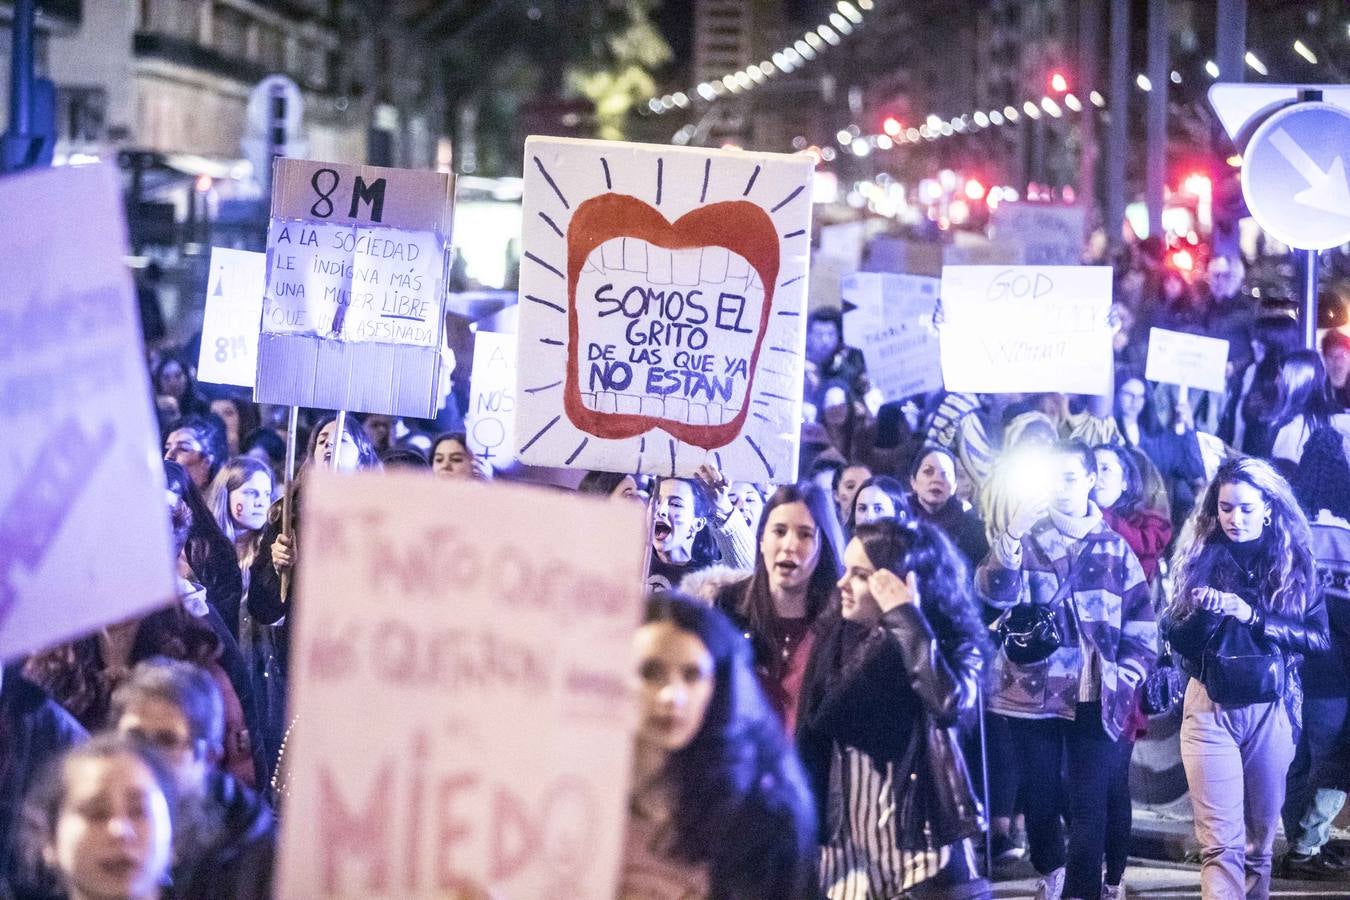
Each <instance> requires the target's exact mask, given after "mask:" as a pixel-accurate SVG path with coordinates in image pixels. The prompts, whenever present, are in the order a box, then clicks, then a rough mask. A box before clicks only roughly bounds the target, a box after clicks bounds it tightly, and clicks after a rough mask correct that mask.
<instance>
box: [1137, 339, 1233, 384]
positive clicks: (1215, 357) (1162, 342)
mask: <svg viewBox="0 0 1350 900" xmlns="http://www.w3.org/2000/svg"><path fill="white" fill-rule="evenodd" d="M1144 377H1146V378H1147V379H1148V380H1149V381H1161V382H1163V383H1164V384H1179V385H1183V386H1185V387H1193V388H1199V389H1201V390H1205V391H1218V392H1222V391H1223V390H1224V389H1225V388H1226V387H1227V386H1228V342H1227V341H1225V340H1223V339H1222V338H1212V337H1205V336H1203V335H1198V334H1186V333H1185V332H1181V331H1168V330H1167V329H1165V328H1153V329H1150V330H1149V338H1148V366H1147V367H1146V369H1145V372H1144Z"/></svg>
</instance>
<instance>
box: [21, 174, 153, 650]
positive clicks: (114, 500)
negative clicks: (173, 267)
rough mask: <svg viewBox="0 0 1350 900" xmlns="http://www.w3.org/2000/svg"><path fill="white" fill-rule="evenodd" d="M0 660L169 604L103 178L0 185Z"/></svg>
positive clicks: (149, 425)
mask: <svg viewBox="0 0 1350 900" xmlns="http://www.w3.org/2000/svg"><path fill="white" fill-rule="evenodd" d="M0 246H3V247H4V248H5V250H4V252H5V262H4V264H3V265H0V434H4V435H5V462H4V465H0V660H10V659H14V658H15V657H17V656H20V655H22V654H24V653H27V652H30V651H33V650H38V649H41V648H42V647H45V646H47V645H50V644H54V643H57V642H60V641H63V640H68V639H70V638H74V637H77V636H80V635H83V634H86V633H88V632H90V631H92V630H94V629H96V628H98V627H100V626H102V625H107V624H109V623H112V622H120V621H124V620H126V619H131V618H135V617H136V616H138V615H141V614H144V613H146V612H148V611H149V610H151V609H153V608H155V607H157V606H163V605H165V604H167V603H170V602H173V601H174V600H175V599H176V597H175V591H174V582H173V579H172V577H171V576H172V573H173V560H172V556H173V554H172V552H171V550H170V546H169V526H168V512H167V508H166V506H165V502H164V468H163V463H162V462H161V459H160V457H161V452H160V448H159V446H158V444H157V441H156V436H157V434H158V427H157V425H156V423H155V417H154V415H153V413H152V412H151V407H150V387H149V383H148V377H147V374H146V370H145V359H144V355H143V350H142V343H141V329H140V318H139V315H138V312H137V304H136V299H135V294H134V292H133V290H132V285H131V281H130V279H129V276H128V273H127V269H126V265H125V263H124V262H123V254H124V253H126V226H125V224H124V222H123V219H122V197H121V179H120V178H119V177H118V174H117V170H116V169H114V168H112V167H111V166H103V165H99V166H81V167H78V168H62V169H46V170H39V171H35V172H32V173H29V174H23V175H12V176H8V177H5V178H2V179H0Z"/></svg>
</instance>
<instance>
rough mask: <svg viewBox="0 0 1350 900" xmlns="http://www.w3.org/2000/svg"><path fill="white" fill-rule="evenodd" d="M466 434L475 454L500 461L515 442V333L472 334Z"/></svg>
mask: <svg viewBox="0 0 1350 900" xmlns="http://www.w3.org/2000/svg"><path fill="white" fill-rule="evenodd" d="M464 430H465V435H466V437H467V439H468V441H469V449H470V450H472V451H473V453H474V456H477V457H480V458H482V459H485V460H487V461H488V462H490V463H492V464H493V465H501V464H502V463H503V462H505V461H509V460H510V459H511V454H512V452H513V451H514V449H515V445H516V440H515V437H516V336H515V335H514V334H497V333H496V332H492V331H479V332H476V333H475V334H474V341H473V372H472V373H470V375H469V410H468V413H467V414H466V415H465V416H464Z"/></svg>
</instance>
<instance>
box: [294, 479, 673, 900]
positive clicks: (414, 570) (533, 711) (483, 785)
mask: <svg viewBox="0 0 1350 900" xmlns="http://www.w3.org/2000/svg"><path fill="white" fill-rule="evenodd" d="M312 477H313V478H314V481H313V482H312V483H311V484H310V485H309V486H308V490H307V492H306V495H305V508H304V511H303V514H304V521H305V524H306V526H307V528H308V530H307V532H306V540H307V541H308V543H307V544H306V553H305V554H304V555H303V556H301V560H300V573H299V579H298V584H299V585H300V590H301V594H300V597H299V598H298V602H297V603H296V605H295V613H294V625H295V628H296V631H295V636H294V640H293V647H294V648H295V649H294V652H293V653H292V656H291V658H292V660H293V662H292V675H291V688H292V693H291V697H290V708H291V709H292V710H294V712H295V714H296V727H295V729H294V731H293V733H292V735H291V738H289V741H290V743H288V744H287V753H288V755H289V754H291V753H293V754H294V756H293V757H292V759H293V762H290V764H289V765H290V768H289V771H290V772H291V776H290V785H291V787H290V794H289V796H288V797H287V800H286V815H285V816H284V817H283V819H282V829H283V833H282V844H281V872H280V878H279V882H280V892H279V893H278V896H279V897H282V898H303V900H314V898H321V897H367V898H385V897H397V898H400V900H402V898H422V897H428V898H430V897H446V896H465V897H480V896H481V897H487V896H493V897H510V898H516V897H520V898H526V897H576V898H596V900H600V898H604V900H609V898H611V897H613V896H614V894H615V890H614V889H615V883H616V876H617V875H618V869H619V858H620V855H621V850H622V846H623V835H624V829H625V825H626V821H627V794H628V767H629V760H630V759H631V757H632V753H633V749H632V731H633V724H634V721H635V713H636V705H635V701H634V699H633V698H632V695H631V688H630V687H629V686H630V684H631V682H632V660H631V654H632V636H633V629H634V627H635V626H636V625H637V620H638V611H639V609H640V608H641V604H640V597H639V595H638V592H639V579H638V577H637V573H638V572H640V571H641V565H642V556H643V554H644V553H645V552H646V550H645V547H644V546H643V541H642V534H643V526H642V508H641V507H640V506H637V505H633V504H616V503H611V502H607V501H605V500H603V499H591V498H581V497H577V496H574V495H561V494H556V493H550V492H546V491H540V490H537V489H530V488H524V487H516V486H513V485H509V484H492V485H482V484H477V483H469V482H455V481H444V480H439V479H427V478H426V477H425V476H419V475H415V474H394V473H385V474H384V475H377V474H371V473H363V474H358V475H348V476H341V475H333V474H331V473H328V472H326V471H316V472H315V473H314V475H313V476H312ZM469 511H472V512H471V513H470V512H469ZM560 535H565V536H566V540H565V541H560V540H559V536H560ZM354 710H359V711H360V713H359V715H360V724H359V727H354V726H353V721H352V716H353V711H354Z"/></svg>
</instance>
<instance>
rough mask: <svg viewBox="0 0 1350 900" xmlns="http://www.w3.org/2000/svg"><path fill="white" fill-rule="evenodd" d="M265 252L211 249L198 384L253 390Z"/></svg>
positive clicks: (265, 271)
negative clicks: (228, 385)
mask: <svg viewBox="0 0 1350 900" xmlns="http://www.w3.org/2000/svg"><path fill="white" fill-rule="evenodd" d="M266 287H267V254H265V253H251V252H249V251H248V250H228V249H226V248H224V247H212V248H211V272H210V274H209V275H208V276H207V279H206V312H205V315H204V316H203V317H202V348H201V354H200V356H199V357H198V359H197V380H198V381H205V382H208V383H210V384H233V385H238V386H239V387H250V388H251V387H253V382H254V379H255V378H256V376H257V374H258V328H259V322H260V320H261V319H262V298H263V290H264V289H265V288H266Z"/></svg>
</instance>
